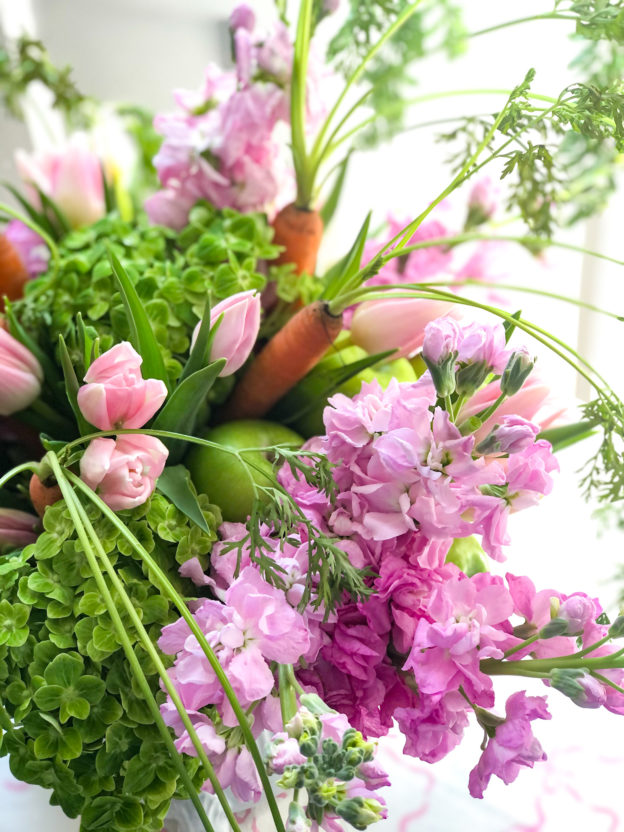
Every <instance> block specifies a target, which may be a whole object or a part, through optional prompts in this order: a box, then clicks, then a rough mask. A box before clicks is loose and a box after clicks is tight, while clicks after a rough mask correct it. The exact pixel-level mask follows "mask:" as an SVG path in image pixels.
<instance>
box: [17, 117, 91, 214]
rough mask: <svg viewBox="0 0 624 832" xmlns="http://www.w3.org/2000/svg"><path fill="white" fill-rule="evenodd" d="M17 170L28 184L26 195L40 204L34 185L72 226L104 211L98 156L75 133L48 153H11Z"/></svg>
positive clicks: (80, 135)
mask: <svg viewBox="0 0 624 832" xmlns="http://www.w3.org/2000/svg"><path fill="white" fill-rule="evenodd" d="M15 160H16V163H17V169H18V172H19V174H20V176H21V178H22V180H23V181H24V183H25V184H26V185H27V186H34V187H29V189H28V190H29V198H30V201H31V202H32V203H33V204H34V205H37V206H38V205H39V204H40V199H39V195H38V194H37V191H36V188H39V190H40V191H42V193H44V194H45V195H46V196H47V197H49V198H50V199H51V200H52V201H53V202H55V203H56V205H58V207H59V208H60V209H61V211H62V212H63V214H64V215H65V216H66V217H67V219H68V220H69V223H70V225H71V226H72V228H79V227H80V226H82V225H90V224H91V223H93V222H95V221H96V220H99V219H100V217H103V216H104V214H105V213H106V204H105V200H104V183H103V181H102V167H101V163H100V160H99V159H98V157H97V156H96V155H95V153H93V152H92V151H91V150H90V149H89V148H88V145H87V139H86V136H85V135H84V134H82V133H75V134H74V135H73V136H72V137H71V138H70V140H69V142H68V144H67V146H66V147H65V148H62V149H61V150H56V151H53V152H49V153H39V154H34V153H33V154H29V153H26V152H25V151H23V150H18V151H17V152H16V154H15Z"/></svg>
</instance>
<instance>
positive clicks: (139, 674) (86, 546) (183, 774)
mask: <svg viewBox="0 0 624 832" xmlns="http://www.w3.org/2000/svg"><path fill="white" fill-rule="evenodd" d="M49 459H50V465H51V467H52V470H53V471H54V475H55V477H56V480H57V482H58V484H59V486H60V488H61V493H62V494H63V497H64V499H65V502H66V504H67V508H68V510H69V513H70V516H71V518H72V522H73V523H74V527H75V529H76V532H77V534H78V538H79V540H80V542H81V544H82V547H83V551H84V553H85V557H86V558H87V561H88V563H89V568H90V569H91V572H92V573H93V576H94V579H95V581H96V583H97V585H98V589H99V591H100V593H101V595H102V598H103V599H104V601H105V603H106V606H107V609H108V613H109V615H110V617H111V620H112V622H113V625H114V627H115V631H116V633H117V637H118V639H119V642H120V644H121V646H122V647H123V650H124V652H125V654H126V658H127V660H128V664H129V665H130V667H131V668H132V671H133V673H134V675H135V678H136V681H137V683H138V685H139V687H140V688H141V691H142V693H143V696H144V697H145V702H146V704H147V706H148V708H149V709H150V711H151V712H152V717H153V719H154V722H155V724H156V726H157V727H158V730H159V731H160V734H161V736H162V738H163V740H164V742H165V744H166V745H167V747H168V749H169V753H170V755H171V759H172V762H173V763H174V765H175V766H176V768H177V769H178V773H179V775H180V778H181V779H182V782H183V783H184V785H185V787H186V789H187V791H188V793H189V797H190V799H191V800H192V802H193V804H194V805H195V809H196V811H197V814H198V815H199V817H200V819H201V821H202V825H203V827H204V829H205V830H206V832H214V829H213V827H212V825H211V823H210V821H209V820H208V817H207V815H206V812H205V809H204V807H203V806H202V803H201V801H200V799H199V795H198V794H197V792H196V790H195V787H194V785H193V782H192V780H191V777H190V775H189V773H188V771H187V770H186V768H185V767H184V763H183V762H182V760H181V758H180V755H179V753H178V751H177V749H176V748H175V745H174V744H173V740H172V739H171V736H170V734H169V729H168V728H167V726H166V725H165V722H164V720H163V718H162V715H161V713H160V710H159V708H158V705H157V704H156V700H155V699H154V696H153V694H152V691H151V689H150V686H149V683H148V681H147V679H146V677H145V673H144V672H143V668H142V667H141V663H140V661H139V659H138V658H137V655H136V653H135V652H134V648H133V646H132V643H131V641H130V639H129V637H128V634H127V632H126V628H125V627H124V624H123V621H122V620H121V616H120V615H119V612H118V610H117V607H116V606H115V602H114V600H113V597H112V595H111V592H110V589H109V588H108V584H107V583H106V580H105V578H104V575H103V574H102V571H101V570H100V568H99V566H98V564H97V559H96V556H95V553H94V551H93V548H92V542H93V540H97V537H96V536H95V533H93V537H92V539H91V540H90V539H89V535H88V533H87V529H86V528H85V526H84V524H83V521H82V516H81V513H82V512H84V509H82V506H81V505H80V504H79V501H78V498H77V496H76V495H75V493H74V491H73V490H72V488H71V486H70V484H69V482H68V480H67V477H66V476H65V474H64V473H63V470H62V469H61V467H60V465H59V463H58V460H57V459H56V456H55V455H54V454H53V453H50V454H49ZM79 505H80V509H82V512H81V511H80V509H79ZM84 516H86V513H85V515H84ZM98 543H99V541H98ZM165 676H167V674H166V673H165ZM163 681H164V680H163ZM180 716H182V714H180Z"/></svg>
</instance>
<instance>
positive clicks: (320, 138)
mask: <svg viewBox="0 0 624 832" xmlns="http://www.w3.org/2000/svg"><path fill="white" fill-rule="evenodd" d="M422 2H423V0H414V2H412V3H410V4H409V5H408V6H406V8H405V9H404V10H403V11H402V12H401V14H400V15H399V16H398V17H397V18H396V20H395V21H394V23H392V25H391V26H389V27H388V28H387V29H386V31H385V32H384V33H383V34H382V35H381V37H380V38H379V40H378V41H377V42H376V43H375V44H374V45H373V46H372V47H371V48H370V49H369V51H368V52H367V53H366V55H365V56H364V58H363V59H362V61H361V63H360V64H359V66H358V67H357V68H356V69H355V71H354V72H353V73H352V74H351V75H350V76H349V78H348V79H347V82H346V83H345V85H344V87H343V88H342V91H341V93H340V95H339V96H338V98H337V99H336V101H335V103H334V105H333V107H332V108H331V110H330V111H329V115H328V116H327V118H326V119H325V121H324V123H323V125H322V127H321V129H320V130H319V132H318V134H317V137H316V140H315V142H314V145H313V147H312V151H311V154H310V158H311V159H312V160H315V162H316V164H317V167H318V164H320V162H321V161H322V158H323V157H322V155H321V147H322V146H323V143H324V141H325V137H326V136H327V133H328V131H329V129H330V127H331V124H332V122H333V120H334V118H335V117H336V115H337V113H338V111H339V109H340V107H341V106H342V103H343V101H344V100H345V98H346V96H347V93H348V92H349V90H350V89H351V87H352V86H353V85H354V84H356V83H357V82H358V81H359V80H360V78H361V77H362V75H363V73H364V70H365V69H366V67H367V66H368V64H369V63H370V61H371V60H372V59H373V58H374V57H375V55H376V54H377V53H378V52H379V50H380V49H381V48H382V47H383V46H384V45H385V44H386V43H387V41H388V40H390V38H392V37H393V36H394V35H395V33H396V32H398V31H399V29H400V28H401V27H402V26H403V25H404V24H405V23H407V21H408V20H409V19H410V17H411V16H412V15H413V14H414V12H415V11H416V10H417V8H418V6H420V4H421V3H422Z"/></svg>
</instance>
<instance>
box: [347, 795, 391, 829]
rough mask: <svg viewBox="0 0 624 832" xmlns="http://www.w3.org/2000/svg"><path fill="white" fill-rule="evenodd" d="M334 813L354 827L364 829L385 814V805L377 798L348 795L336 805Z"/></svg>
mask: <svg viewBox="0 0 624 832" xmlns="http://www.w3.org/2000/svg"><path fill="white" fill-rule="evenodd" d="M335 811H336V814H337V815H339V816H340V817H341V818H342V819H343V820H346V821H347V823H350V824H351V826H353V827H355V829H366V828H367V827H368V826H370V825H371V823H377V821H379V820H382V819H383V818H385V817H386V816H387V814H388V813H387V809H386V807H385V806H384V805H383V804H382V803H380V802H379V801H378V800H375V799H371V798H364V797H350V798H347V799H346V800H341V801H340V803H339V804H338V805H337V806H336V810H335Z"/></svg>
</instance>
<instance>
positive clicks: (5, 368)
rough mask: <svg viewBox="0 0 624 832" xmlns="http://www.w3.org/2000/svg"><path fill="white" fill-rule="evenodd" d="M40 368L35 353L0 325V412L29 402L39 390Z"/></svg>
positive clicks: (15, 410)
mask: <svg viewBox="0 0 624 832" xmlns="http://www.w3.org/2000/svg"><path fill="white" fill-rule="evenodd" d="M42 381H43V370H42V369H41V365H40V364H39V362H38V361H37V359H36V358H35V356H34V355H33V354H32V353H31V352H30V350H28V349H26V347H25V346H23V344H20V342H19V341H18V340H16V339H15V338H14V337H13V336H12V335H10V334H9V333H8V332H7V331H6V330H5V329H2V328H1V327H0V416H10V415H11V414H12V413H18V412H19V411H20V410H24V409H25V408H27V407H28V406H29V405H31V404H32V403H33V402H34V401H35V399H36V398H37V397H38V396H39V393H40V392H41V382H42Z"/></svg>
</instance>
